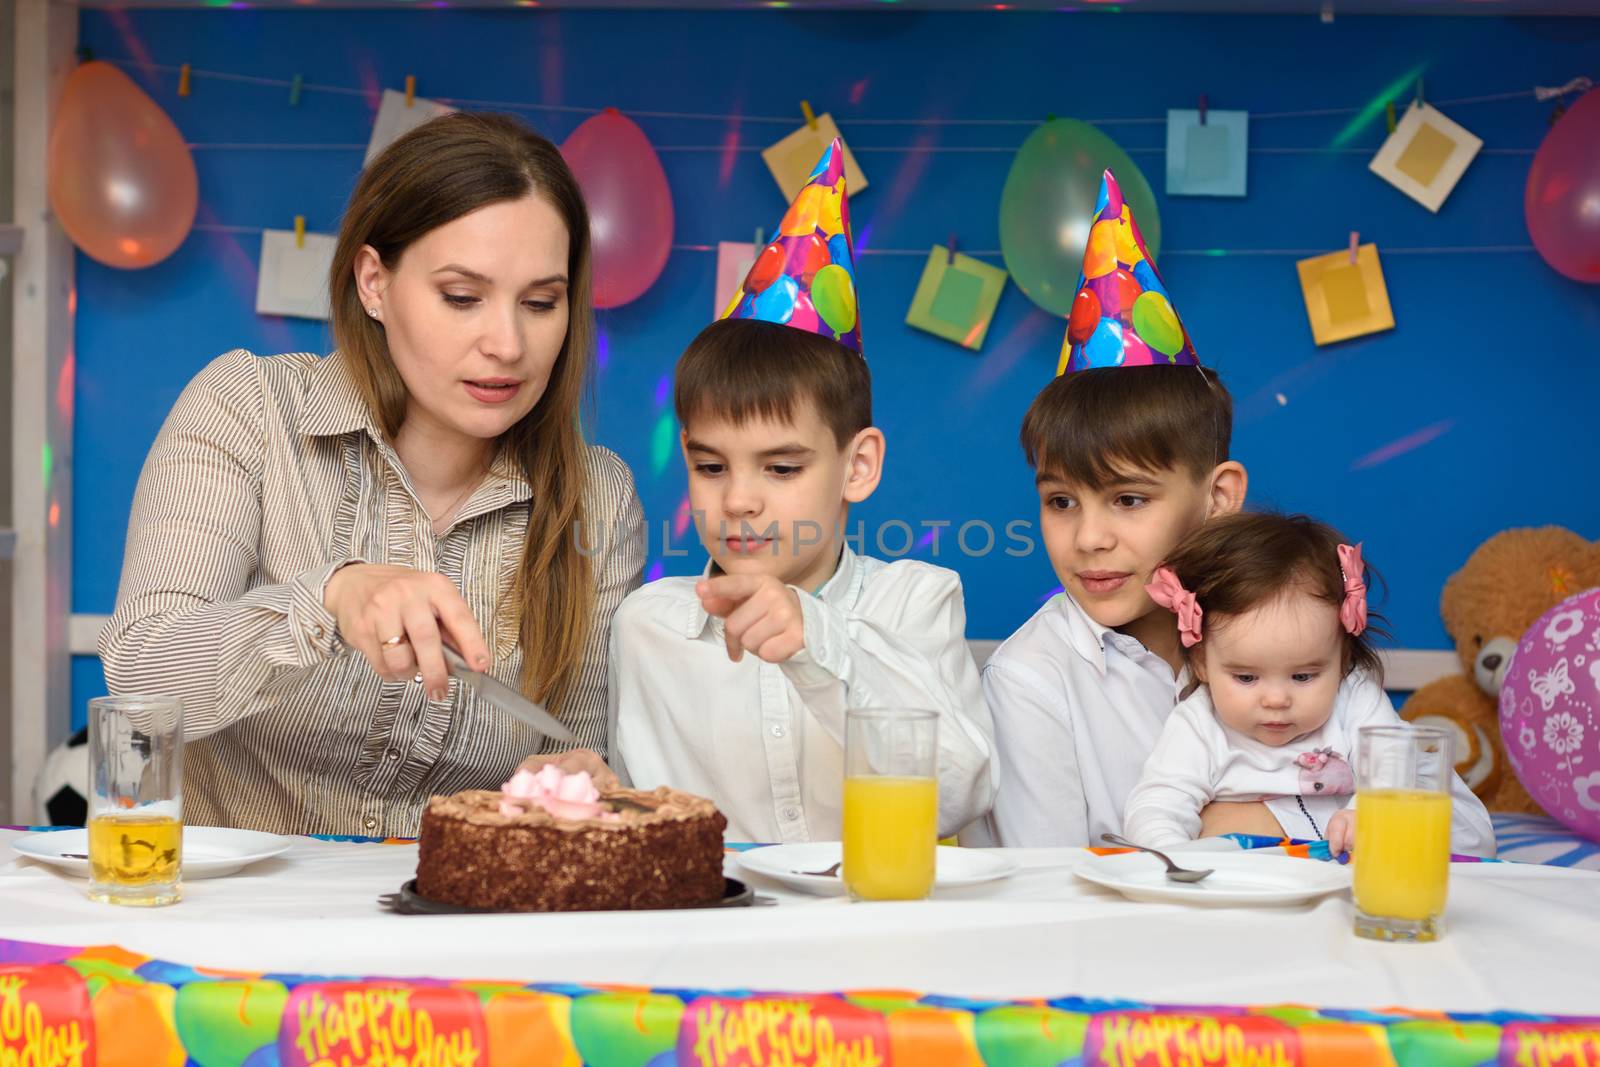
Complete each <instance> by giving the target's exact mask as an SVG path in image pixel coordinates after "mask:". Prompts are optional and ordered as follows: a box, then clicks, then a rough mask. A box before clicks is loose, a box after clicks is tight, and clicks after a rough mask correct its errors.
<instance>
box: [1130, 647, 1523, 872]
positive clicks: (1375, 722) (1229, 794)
mask: <svg viewBox="0 0 1600 1067" xmlns="http://www.w3.org/2000/svg"><path fill="white" fill-rule="evenodd" d="M1399 724H1400V716H1399V715H1397V714H1395V710H1394V705H1393V704H1391V703H1390V702H1389V694H1387V693H1385V692H1384V691H1383V687H1382V686H1381V685H1379V684H1378V680H1377V679H1376V678H1374V677H1373V676H1372V675H1371V674H1369V673H1368V672H1366V671H1363V670H1356V671H1351V672H1350V673H1349V674H1347V675H1346V676H1345V677H1344V679H1343V681H1341V682H1340V683H1339V692H1338V693H1337V695H1335V697H1334V703H1333V712H1332V714H1330V715H1329V716H1328V721H1327V722H1325V723H1323V724H1322V725H1321V726H1320V727H1318V728H1317V729H1316V730H1313V731H1312V732H1311V733H1309V734H1307V735H1306V736H1304V737H1301V738H1297V739H1296V740H1294V741H1292V742H1291V743H1289V744H1287V745H1266V744H1262V743H1261V742H1260V741H1257V740H1255V739H1254V738H1252V737H1249V736H1246V735H1244V734H1241V733H1237V732H1236V731H1234V730H1231V729H1229V728H1228V727H1226V726H1224V725H1223V724H1222V723H1221V722H1220V721H1218V719H1217V716H1216V710H1215V708H1214V706H1213V705H1212V703H1211V692H1210V690H1209V689H1208V688H1207V687H1206V686H1201V687H1200V688H1198V689H1196V690H1195V691H1194V693H1192V694H1191V695H1190V696H1189V697H1188V698H1187V699H1185V700H1184V701H1183V702H1182V703H1181V704H1179V705H1178V706H1177V708H1176V709H1174V710H1173V712H1172V714H1171V716H1169V717H1168V719H1167V724H1166V727H1165V728H1164V729H1163V730H1162V732H1161V738H1160V740H1158V741H1157V742H1156V746H1155V750H1154V751H1153V752H1151V753H1150V758H1149V760H1148V761H1147V762H1146V763H1145V765H1144V774H1143V776H1142V777H1141V778H1140V780H1139V784H1138V785H1137V786H1135V787H1134V790H1133V794H1132V795H1131V796H1130V797H1129V798H1128V807H1127V815H1126V818H1125V820H1124V826H1125V828H1126V835H1127V837H1128V839H1129V840H1131V841H1137V842H1138V843H1139V844H1141V845H1150V846H1152V847H1154V848H1161V847H1163V846H1165V845H1174V844H1178V843H1180V842H1183V841H1192V840H1194V839H1195V838H1196V837H1198V836H1200V810H1201V809H1202V808H1204V807H1205V806H1206V805H1207V804H1209V803H1211V802H1212V801H1213V800H1235V801H1267V802H1268V803H1267V806H1268V808H1270V809H1271V811H1272V813H1273V815H1274V816H1276V817H1277V819H1278V822H1279V823H1280V824H1281V825H1282V826H1283V829H1284V832H1285V833H1287V834H1288V835H1289V836H1291V837H1298V838H1303V839H1308V840H1319V839H1321V838H1323V837H1325V836H1326V833H1327V829H1328V820H1329V819H1330V818H1331V817H1332V816H1333V814H1334V813H1335V812H1337V811H1338V810H1339V809H1340V808H1342V807H1344V806H1345V805H1346V804H1348V803H1350V802H1351V800H1352V797H1353V795H1354V793H1355V777H1354V770H1353V764H1354V762H1355V749H1356V731H1357V730H1359V729H1360V728H1361V727H1363V726H1398V725H1399ZM1319 749H1321V750H1324V751H1325V752H1328V753H1330V755H1328V757H1327V758H1326V761H1323V760H1315V761H1312V762H1314V763H1317V764H1320V765H1319V766H1316V767H1311V768H1308V767H1303V766H1300V765H1299V763H1298V762H1297V761H1298V760H1299V757H1300V756H1301V755H1302V754H1305V753H1314V752H1316V751H1318V750H1319ZM1451 778H1452V783H1451V801H1452V803H1451V805H1450V808H1451V815H1450V848H1451V850H1452V851H1454V852H1458V853H1462V854H1465V855H1469V856H1493V855H1494V852H1495V843H1494V828H1493V826H1492V825H1491V824H1490V822H1489V813H1488V812H1487V811H1486V810H1485V809H1484V806H1483V801H1481V800H1479V799H1478V798H1477V797H1476V796H1474V795H1473V792H1472V790H1470V789H1468V788H1467V784H1466V783H1465V782H1463V781H1462V780H1461V777H1460V776H1459V775H1454V774H1453V775H1451Z"/></svg>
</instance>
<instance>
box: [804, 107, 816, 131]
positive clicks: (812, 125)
mask: <svg viewBox="0 0 1600 1067" xmlns="http://www.w3.org/2000/svg"><path fill="white" fill-rule="evenodd" d="M800 114H802V115H804V116H805V117H806V128H807V129H809V130H813V131H814V130H816V128H817V115H816V112H814V111H812V110H811V101H809V100H802V101H800Z"/></svg>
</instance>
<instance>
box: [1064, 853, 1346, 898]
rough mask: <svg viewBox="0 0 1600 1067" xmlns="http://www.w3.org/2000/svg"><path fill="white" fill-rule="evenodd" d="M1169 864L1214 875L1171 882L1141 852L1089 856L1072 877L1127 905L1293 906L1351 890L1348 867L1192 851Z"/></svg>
mask: <svg viewBox="0 0 1600 1067" xmlns="http://www.w3.org/2000/svg"><path fill="white" fill-rule="evenodd" d="M1173 859H1174V860H1176V861H1177V862H1178V865H1179V866H1181V867H1187V868H1189V869H1191V870H1203V869H1204V868H1207V867H1210V868H1211V869H1212V870H1213V871H1215V872H1216V873H1215V874H1213V875H1211V877H1209V878H1206V879H1205V880H1203V881H1199V882H1174V881H1172V880H1171V879H1170V878H1168V877H1167V868H1166V865H1165V864H1163V863H1162V862H1161V861H1160V860H1158V859H1156V858H1155V857H1154V856H1151V855H1148V854H1147V853H1144V852H1120V853H1118V854H1116V855H1114V856H1090V857H1089V858H1088V859H1086V860H1085V861H1083V862H1082V863H1080V864H1078V865H1077V866H1075V867H1074V868H1073V873H1074V874H1076V875H1077V876H1078V877H1079V878H1083V879H1086V880H1087V881H1090V882H1094V883H1095V884H1097V885H1103V886H1105V887H1106V888H1107V889H1115V890H1116V891H1117V892H1119V893H1121V894H1122V895H1123V896H1125V897H1128V898H1129V899H1131V900H1151V901H1161V902H1164V903H1177V904H1202V905H1213V906H1234V907H1237V906H1240V905H1244V906H1250V905H1263V904H1264V905H1276V904H1298V903H1300V902H1302V901H1306V900H1315V899H1316V898H1317V897H1321V896H1326V895H1327V894H1329V893H1337V892H1339V891H1340V890H1342V889H1349V888H1350V868H1349V867H1343V866H1340V865H1339V864H1337V863H1323V862H1321V861H1319V860H1309V859H1297V858H1295V857H1293V856H1259V855H1251V854H1250V853H1249V852H1201V851H1197V850H1196V851H1184V852H1177V853H1175V854H1174V856H1173Z"/></svg>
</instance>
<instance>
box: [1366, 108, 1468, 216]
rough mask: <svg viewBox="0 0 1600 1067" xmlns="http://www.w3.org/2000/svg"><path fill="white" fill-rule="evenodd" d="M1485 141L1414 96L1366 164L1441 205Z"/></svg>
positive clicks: (1426, 203)
mask: <svg viewBox="0 0 1600 1067" xmlns="http://www.w3.org/2000/svg"><path fill="white" fill-rule="evenodd" d="M1482 147H1483V141H1482V140H1481V139H1479V138H1477V137H1475V136H1473V135H1472V134H1471V133H1468V132H1467V131H1466V130H1464V129H1462V128H1461V127H1460V126H1458V125H1456V124H1455V123H1454V122H1451V121H1450V120H1449V119H1447V118H1445V117H1444V116H1443V115H1442V114H1440V113H1439V112H1438V111H1435V110H1434V109H1433V108H1431V107H1429V106H1428V105H1427V104H1418V103H1416V102H1413V103H1412V105H1411V106H1410V107H1409V108H1407V109H1406V114H1405V117H1404V118H1402V119H1401V120H1400V122H1399V124H1398V125H1396V126H1395V129H1394V133H1392V134H1390V135H1389V139H1388V140H1387V141H1384V142H1383V147H1382V148H1380V149H1378V154H1377V155H1375V156H1373V157H1372V162H1371V163H1369V164H1367V169H1368V170H1370V171H1372V173H1374V174H1376V175H1377V176H1378V177H1380V178H1382V179H1384V180H1385V181H1387V182H1388V183H1389V184H1391V185H1393V186H1394V187H1395V188H1396V189H1399V190H1400V191H1401V192H1402V193H1405V194H1406V195H1407V196H1409V197H1410V198H1411V199H1413V200H1415V201H1416V202H1417V203H1419V204H1421V205H1422V206H1423V207H1425V208H1427V209H1428V210H1429V211H1438V210H1439V205H1441V204H1443V203H1444V200H1445V197H1447V196H1449V195H1450V191H1451V190H1452V189H1454V188H1455V187H1456V182H1458V181H1460V180H1461V175H1462V174H1464V173H1466V170H1467V164H1469V163H1471V162H1472V157H1473V156H1476V155H1477V154H1478V149H1480V148H1482Z"/></svg>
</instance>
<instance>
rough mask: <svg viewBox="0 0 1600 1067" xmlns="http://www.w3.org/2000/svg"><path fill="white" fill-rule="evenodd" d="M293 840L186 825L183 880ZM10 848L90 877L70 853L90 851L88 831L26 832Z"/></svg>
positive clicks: (246, 861)
mask: <svg viewBox="0 0 1600 1067" xmlns="http://www.w3.org/2000/svg"><path fill="white" fill-rule="evenodd" d="M290 844H292V842H291V841H290V840H289V839H288V838H287V837H279V836H278V835H277V834H267V833H262V832H261V831H260V830H229V829H225V828H223V827H220V826H185V827H184V828H183V880H184V881H186V882H188V881H194V880H196V879H200V878H220V877H222V876H223V875H225V874H232V873H233V872H235V871H237V870H239V869H240V868H242V867H247V866H249V865H250V864H252V863H257V862H259V861H261V860H264V859H270V858H271V857H273V856H277V855H281V854H283V853H284V852H287V851H289V846H290ZM11 847H12V848H14V849H16V850H17V851H18V852H20V853H22V854H23V855H24V856H26V857H28V858H29V859H31V860H38V861H39V862H40V863H48V864H50V865H51V866H52V867H59V868H61V869H62V870H64V871H66V872H67V873H68V874H75V875H77V876H78V877H80V878H87V877H89V861H88V860H84V859H74V858H72V857H71V855H69V854H74V853H75V854H77V855H79V856H82V855H86V854H87V853H88V851H89V832H88V831H87V830H50V831H47V832H45V833H38V834H27V835H25V836H23V837H19V838H17V839H16V840H15V841H13V842H11Z"/></svg>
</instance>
